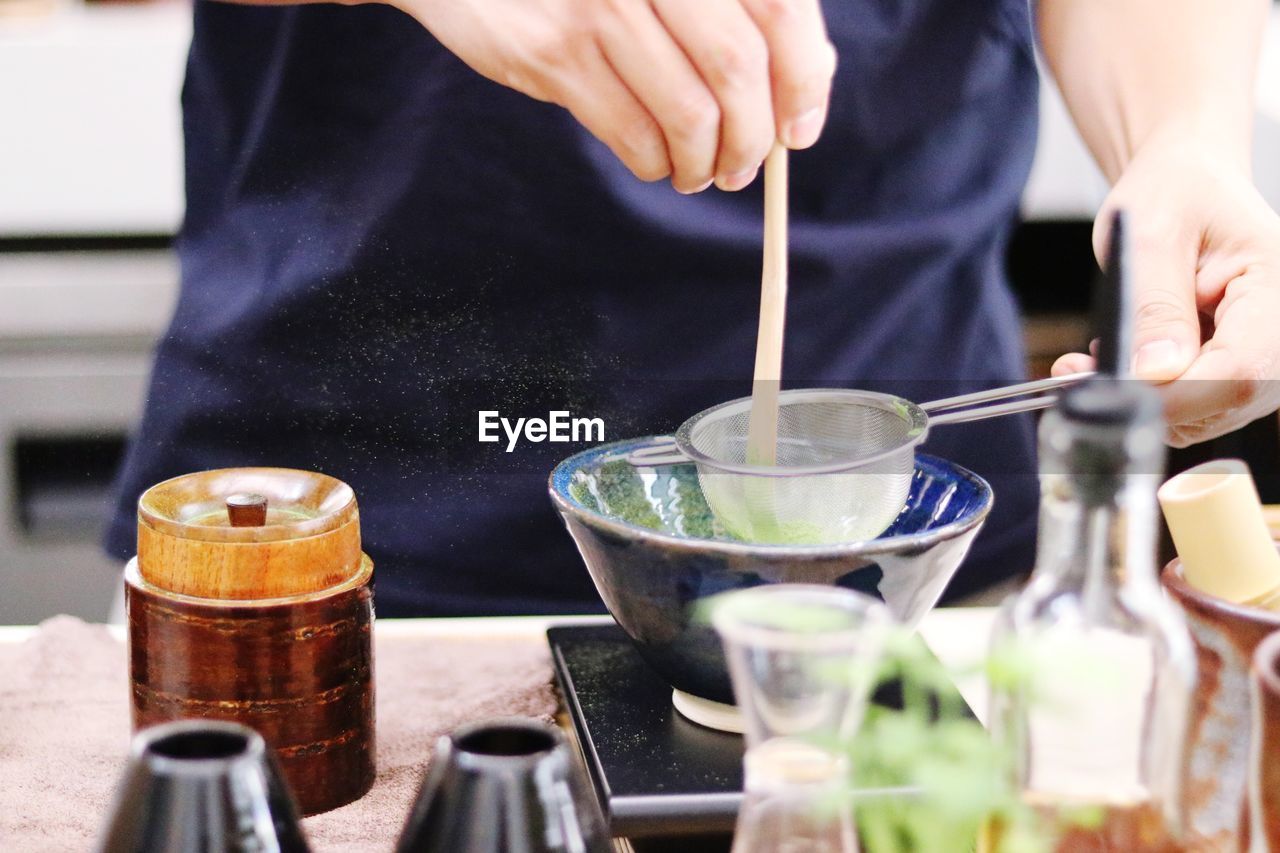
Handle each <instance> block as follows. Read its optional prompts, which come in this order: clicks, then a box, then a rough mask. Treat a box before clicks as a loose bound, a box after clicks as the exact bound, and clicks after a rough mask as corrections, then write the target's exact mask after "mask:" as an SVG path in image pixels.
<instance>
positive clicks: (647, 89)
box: [395, 0, 836, 193]
mask: <svg viewBox="0 0 1280 853" xmlns="http://www.w3.org/2000/svg"><path fill="white" fill-rule="evenodd" d="M395 3H396V4H397V5H398V6H399V7H400V8H402V9H404V10H405V11H406V12H408V13H409V14H411V15H413V16H414V17H415V18H417V19H418V20H419V21H420V22H421V23H422V24H423V25H424V26H425V27H426V28H427V29H428V30H430V31H431V33H432V34H433V35H435V37H436V38H438V39H439V40H440V42H441V43H442V44H443V45H444V46H445V47H447V48H448V49H449V50H451V51H453V52H454V53H455V54H457V55H458V56H459V57H460V58H461V59H462V60H463V61H464V62H466V63H467V64H468V65H470V66H471V67H472V68H474V69H475V70H476V71H478V72H480V73H481V74H483V75H484V76H486V77H488V78H489V79H491V80H494V81H496V82H498V83H502V84H503V85H506V86H510V87H511V88H513V89H516V90H518V91H520V92H523V93H525V94H526V95H530V96H532V97H534V98H537V99H538V100H542V101H550V102H552V103H555V104H559V105H560V106H563V107H565V108H566V109H568V110H569V112H571V113H572V114H573V115H574V116H575V117H576V118H577V119H578V121H580V122H582V124H583V125H585V126H586V128H587V129H588V130H589V131H590V132H591V133H593V134H594V135H595V136H597V137H598V138H599V139H600V140H601V141H603V142H604V143H605V144H606V145H608V146H609V148H611V149H612V150H613V152H614V153H615V154H617V155H618V157H619V158H621V160H622V162H623V163H625V164H626V165H627V167H628V168H629V169H630V170H631V171H632V172H634V173H635V174H636V175H637V176H638V177H639V178H641V179H642V180H646V181H655V180H659V179H661V178H665V177H667V176H668V175H670V176H671V183H672V185H673V186H674V187H675V188H676V189H677V190H679V191H681V192H685V193H690V192H698V191H700V190H703V189H706V188H707V187H708V186H710V184H711V182H712V181H713V180H714V182H715V183H716V185H717V186H718V187H720V188H721V189H724V190H739V189H742V188H743V187H745V186H746V185H747V184H749V183H751V181H752V179H753V178H754V177H755V175H756V171H757V169H758V168H759V166H760V163H761V162H762V161H763V160H764V158H765V155H766V154H768V153H769V149H770V147H771V146H772V145H773V142H774V140H775V138H776V139H778V140H781V141H782V143H783V144H785V145H786V146H788V147H790V148H807V147H809V146H810V145H812V144H813V143H814V142H815V141H816V140H817V138H818V134H819V133H820V132H821V130H822V125H823V122H824V121H825V120H826V113H827V100H828V96H829V94H830V89H831V77H832V74H833V73H834V72H835V63H836V54H835V49H834V48H833V47H832V45H831V43H830V42H829V41H828V40H827V34H826V25H825V23H824V22H823V18H822V10H821V8H820V7H819V0H395Z"/></svg>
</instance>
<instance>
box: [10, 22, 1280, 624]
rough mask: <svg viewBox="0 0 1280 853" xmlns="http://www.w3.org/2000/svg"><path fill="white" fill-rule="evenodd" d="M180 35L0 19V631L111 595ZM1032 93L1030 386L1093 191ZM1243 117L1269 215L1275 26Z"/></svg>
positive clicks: (168, 287) (164, 291) (1059, 110)
mask: <svg viewBox="0 0 1280 853" xmlns="http://www.w3.org/2000/svg"><path fill="white" fill-rule="evenodd" d="M190 16H191V13H190V6H189V4H188V3H186V2H183V0H136V1H135V2H93V0H88V2H84V3H83V4H80V3H77V4H74V5H73V4H71V3H69V2H65V0H0V624H5V623H31V622H36V621H39V620H40V619H43V618H45V617H47V616H50V615H52V614H54V613H58V612H66V613H73V614H76V615H78V616H81V617H84V618H87V619H96V620H100V619H103V618H104V617H106V615H107V610H108V606H109V603H110V601H111V598H112V595H113V592H114V589H115V587H116V585H117V583H118V575H117V572H118V566H115V565H114V564H113V562H112V561H110V560H108V558H107V557H105V556H104V555H103V554H102V553H101V551H100V549H99V547H98V538H99V533H100V528H101V525H102V522H103V519H104V517H105V514H106V510H107V506H108V500H109V494H110V486H111V479H112V476H113V473H114V469H115V465H116V462H117V460H118V458H119V456H120V454H121V452H122V450H123V447H124V442H125V440H126V438H127V436H128V433H129V430H130V428H131V426H132V424H133V423H134V421H135V419H136V418H137V417H138V414H139V411H140V408H141V404H142V396H143V393H144V389H145V383H146V376H147V369H148V363H149V353H150V350H151V347H152V346H153V344H154V342H155V340H156V338H157V336H158V335H159V334H160V333H161V332H162V331H163V329H164V326H165V323H166V321H167V319H168V316H169V312H170V310H171V307H172V304H173V300H174V296H175V293H176V288H177V279H178V268H177V263H176V261H175V259H174V257H173V254H172V252H171V250H170V243H171V238H172V235H173V234H174V232H175V230H176V229H177V227H178V224H179V221H180V219H181V216H182V209H183V190H182V156H181V155H182V151H181V133H180V129H181V126H180V122H181V116H180V112H179V103H178V96H179V91H180V88H181V84H182V71H183V63H184V61H185V55H186V50H187V43H188V40H189V38H190V27H191V21H190ZM1043 89H1044V92H1043V99H1042V107H1041V113H1042V124H1041V136H1040V146H1039V151H1038V154H1037V159H1036V164H1035V169H1034V171H1033V173H1032V176H1031V181H1030V184H1029V185H1028V187H1027V191H1026V195H1025V197H1024V201H1023V207H1024V212H1025V216H1026V223H1025V224H1024V225H1023V226H1022V228H1021V229H1020V231H1019V233H1018V235H1017V237H1016V239H1015V241H1014V243H1013V245H1012V246H1011V249H1010V255H1009V265H1010V270H1011V272H1012V275H1013V278H1014V281H1015V285H1016V288H1017V290H1018V292H1019V296H1020V298H1021V300H1022V302H1023V305H1024V308H1025V309H1026V313H1027V321H1026V336H1027V341H1028V348H1029V351H1030V356H1031V362H1032V364H1031V368H1032V370H1033V371H1034V372H1037V373H1044V372H1046V371H1047V370H1048V365H1049V364H1050V363H1051V362H1052V359H1053V357H1054V356H1056V355H1057V354H1059V353H1061V352H1063V351H1065V350H1068V349H1074V348H1079V347H1080V346H1081V344H1082V343H1083V341H1085V340H1086V338H1087V330H1086V328H1085V321H1084V311H1085V307H1086V306H1085V295H1086V293H1087V290H1088V288H1087V285H1088V283H1089V281H1090V278H1091V276H1092V275H1094V271H1095V266H1094V264H1093V259H1092V257H1091V255H1090V252H1089V248H1088V247H1089V232H1090V224H1089V223H1090V219H1091V217H1092V214H1093V211H1094V210H1095V209H1096V208H1097V206H1098V204H1099V203H1100V201H1101V200H1102V198H1103V195H1104V193H1105V191H1106V185H1105V183H1104V181H1103V180H1102V177H1101V175H1100V174H1099V173H1098V171H1097V169H1096V168H1095V167H1094V166H1093V164H1092V162H1091V161H1090V159H1089V157H1088V155H1087V154H1086V153H1085V150H1084V148H1083V147H1082V145H1081V143H1080V141H1079V139H1078V137H1077V136H1076V134H1075V132H1074V130H1073V129H1072V128H1071V126H1070V123H1069V121H1068V119H1067V116H1066V113H1065V110H1064V108H1063V105H1062V102H1061V100H1060V98H1059V97H1058V95H1057V93H1056V91H1055V90H1054V89H1053V86H1052V84H1051V83H1048V82H1046V83H1045V84H1044V85H1043ZM1258 107H1259V118H1258V132H1257V136H1258V138H1257V146H1256V152H1257V153H1256V156H1255V161H1256V166H1255V168H1256V178H1257V181H1258V184H1259V186H1260V187H1261V188H1262V190H1263V193H1264V194H1265V195H1266V196H1267V199H1268V200H1269V201H1270V202H1271V204H1272V205H1273V206H1277V207H1280V156H1277V155H1278V154H1280V12H1277V13H1276V14H1274V15H1273V19H1272V22H1271V26H1270V28H1269V31H1268V33H1267V48H1266V51H1265V54H1264V60H1263V67H1262V72H1261V84H1260V86H1259V92H1258ZM1255 426H1257V427H1258V428H1259V429H1261V430H1262V431H1263V436H1262V440H1261V441H1257V440H1253V439H1252V438H1251V436H1248V435H1246V436H1235V437H1232V438H1230V439H1227V440H1225V442H1224V445H1223V446H1220V447H1219V448H1218V449H1216V450H1214V451H1213V452H1217V453H1221V452H1237V453H1238V452H1241V448H1245V449H1248V448H1252V452H1263V453H1269V454H1271V455H1272V457H1273V458H1275V457H1276V455H1277V454H1280V447H1278V446H1277V443H1276V438H1275V422H1274V419H1272V421H1271V423H1269V424H1263V425H1255ZM1268 442H1269V443H1268ZM1259 448H1260V449H1261V450H1259ZM1197 452H1198V453H1200V454H1204V453H1207V452H1209V451H1207V450H1201V451H1193V452H1192V456H1194V455H1195V454H1196V453H1197ZM1266 469H1267V470H1273V471H1274V470H1280V464H1272V465H1269V466H1266ZM1255 470H1256V469H1255ZM1261 485H1263V488H1264V490H1265V489H1267V488H1269V486H1268V485H1267V484H1261ZM1267 497H1268V496H1267V495H1266V494H1264V499H1265V498H1267ZM1271 499H1273V500H1274V499H1275V498H1274V496H1273V497H1272V498H1271Z"/></svg>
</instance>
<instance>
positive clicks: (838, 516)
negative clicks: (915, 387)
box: [681, 391, 921, 544]
mask: <svg viewBox="0 0 1280 853" xmlns="http://www.w3.org/2000/svg"><path fill="white" fill-rule="evenodd" d="M788 394H790V395H791V396H793V398H794V399H791V400H788V399H787V396H788ZM749 403H750V401H746V402H745V403H743V404H741V405H737V406H731V407H725V408H722V409H718V410H713V411H709V412H707V413H706V414H705V415H704V416H702V418H701V419H700V420H697V421H694V422H692V423H690V424H689V425H688V432H687V434H686V440H687V442H688V444H689V446H690V447H691V448H692V449H693V450H694V451H696V452H697V453H699V454H701V455H702V456H703V457H707V458H700V459H698V460H697V466H698V482H699V483H700V484H701V486H702V493H703V495H704V496H705V497H706V499H707V504H708V505H709V506H710V507H711V510H712V512H714V513H715V515H716V518H718V519H719V520H720V522H721V523H722V524H723V525H724V527H725V529H726V530H728V531H729V532H730V533H732V534H733V535H735V536H737V537H739V538H741V539H745V540H746V541H748V542H774V543H795V544H819V543H829V542H850V541H858V540H861V539H870V538H874V537H875V536H876V535H878V534H879V533H880V532H881V531H883V530H884V529H885V527H887V526H888V525H889V524H890V523H891V522H892V521H893V519H894V517H895V516H897V514H898V512H899V511H900V510H901V509H902V506H903V504H904V502H905V501H906V498H907V493H908V489H909V488H910V485H911V472H912V470H913V468H914V456H915V443H916V441H917V440H918V439H919V437H920V435H921V431H920V429H919V427H920V424H919V422H918V421H917V422H915V423H913V420H912V416H911V413H910V412H909V411H907V410H906V409H904V408H902V406H901V405H900V403H899V401H896V400H895V399H894V398H886V397H877V396H872V395H869V394H866V393H862V392H856V391H797V392H784V394H783V396H782V400H781V401H780V406H779V411H778V454H777V463H776V465H775V466H770V467H769V468H768V469H765V470H761V471H759V472H756V471H751V472H735V471H726V470H724V469H723V468H719V467H717V465H742V464H749V463H748V462H747V459H746V447H747V431H748V422H749V420H750V405H749ZM913 429H914V430H915V431H913ZM681 432H685V428H684V427H682V428H681ZM708 459H710V460H713V461H708ZM811 466H835V470H832V471H827V472H822V473H814V472H812V471H807V470H803V469H806V468H809V467H811ZM788 469H795V472H794V473H788Z"/></svg>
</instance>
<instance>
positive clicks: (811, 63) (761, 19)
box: [742, 0, 836, 148]
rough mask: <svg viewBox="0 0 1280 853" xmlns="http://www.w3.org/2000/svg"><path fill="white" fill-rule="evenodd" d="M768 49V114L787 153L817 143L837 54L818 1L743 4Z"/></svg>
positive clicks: (770, 0) (768, 0) (774, 0)
mask: <svg viewBox="0 0 1280 853" xmlns="http://www.w3.org/2000/svg"><path fill="white" fill-rule="evenodd" d="M742 3H743V5H744V6H745V7H746V9H747V12H748V13H749V14H750V15H751V18H752V20H754V21H755V23H756V26H757V27H758V28H759V29H760V32H761V33H762V34H763V35H764V40H765V43H766V44H768V46H769V73H770V76H771V78H772V84H773V114H774V121H775V122H776V124H777V134H778V139H780V140H782V143H783V144H784V145H786V146H787V147H788V148H808V147H809V146H810V145H812V144H813V143H815V142H817V141H818V134H820V133H821V132H822V126H823V124H824V123H825V122H826V119H827V103H828V101H829V100H830V97H831V78H832V76H833V75H834V74H835V71H836V49H835V47H834V46H833V45H832V44H831V42H830V41H829V40H828V39H827V26H826V23H825V22H824V21H823V19H822V8H821V6H819V4H818V0H742Z"/></svg>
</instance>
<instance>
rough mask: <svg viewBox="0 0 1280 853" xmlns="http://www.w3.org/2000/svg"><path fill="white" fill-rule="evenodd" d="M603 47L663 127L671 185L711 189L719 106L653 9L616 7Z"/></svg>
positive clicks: (603, 32)
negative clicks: (669, 165) (709, 187)
mask: <svg viewBox="0 0 1280 853" xmlns="http://www.w3.org/2000/svg"><path fill="white" fill-rule="evenodd" d="M600 47H601V48H602V50H603V52H604V56H605V58H606V59H607V60H608V61H609V65H610V66H612V67H613V69H614V71H616V72H617V75H618V76H619V77H620V78H622V81H623V82H624V83H625V84H626V86H627V88H628V89H630V90H631V92H632V93H633V94H634V95H635V97H636V98H637V99H638V100H639V101H640V103H641V104H643V105H644V107H645V109H646V110H648V112H649V114H650V115H651V116H653V117H654V119H655V120H656V121H657V122H658V125H659V127H661V128H662V135H663V137H664V138H665V140H666V143H667V154H668V157H669V158H670V160H671V184H672V186H674V187H675V188H676V189H677V190H679V191H680V192H683V193H691V192H698V191H700V190H703V189H706V188H707V187H708V186H710V185H711V180H712V178H713V177H714V176H715V165H716V153H717V151H718V150H719V147H720V108H719V106H718V105H717V103H716V99H715V97H714V96H713V95H712V94H711V91H710V90H709V89H708V88H707V87H706V84H704V83H703V82H702V78H701V77H700V76H698V72H697V70H695V69H694V67H693V63H691V62H690V61H689V58H688V57H687V56H685V55H684V51H683V50H681V49H680V46H679V45H677V44H676V43H675V41H674V40H673V39H672V37H671V35H670V33H668V32H667V30H666V27H664V26H663V25H662V22H661V21H659V20H658V18H657V16H656V15H655V13H654V11H653V9H652V7H650V6H649V4H648V3H616V4H613V6H612V10H611V12H610V14H608V15H605V16H604V17H603V18H602V20H601V24H600Z"/></svg>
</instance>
